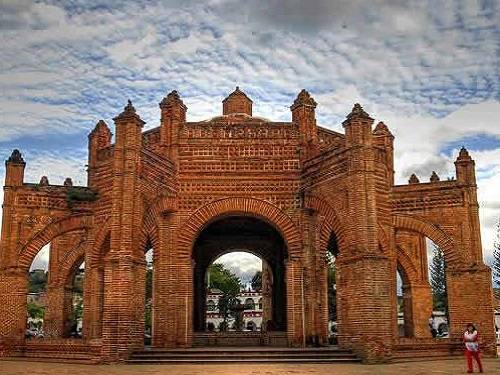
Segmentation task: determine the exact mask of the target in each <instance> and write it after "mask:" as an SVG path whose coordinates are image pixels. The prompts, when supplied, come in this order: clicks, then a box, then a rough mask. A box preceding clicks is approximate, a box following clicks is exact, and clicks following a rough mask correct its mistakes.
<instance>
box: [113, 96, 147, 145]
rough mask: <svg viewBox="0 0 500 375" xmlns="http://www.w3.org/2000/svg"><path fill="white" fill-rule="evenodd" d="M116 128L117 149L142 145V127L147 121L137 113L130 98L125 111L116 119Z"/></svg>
mask: <svg viewBox="0 0 500 375" xmlns="http://www.w3.org/2000/svg"><path fill="white" fill-rule="evenodd" d="M113 120H114V122H115V130H116V142H115V149H118V148H123V147H125V148H129V147H131V146H133V147H137V148H140V147H141V132H142V127H143V126H144V124H145V123H146V122H145V121H143V120H142V119H141V117H140V116H139V115H138V114H137V113H136V111H135V108H134V106H133V105H132V102H131V101H130V100H129V101H128V103H127V105H126V106H125V108H123V112H122V113H120V114H119V115H118V116H116V117H115V118H114V119H113Z"/></svg>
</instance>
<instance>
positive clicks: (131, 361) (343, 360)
mask: <svg viewBox="0 0 500 375" xmlns="http://www.w3.org/2000/svg"><path fill="white" fill-rule="evenodd" d="M354 362H360V360H359V359H358V358H356V357H354V358H341V357H339V358H315V357H306V358H210V359H197V358H177V359H163V358H147V359H146V358H144V359H135V358H131V359H129V360H127V363H129V364H180V363H189V364H200V365H202V364H207V363H213V364H217V363H354Z"/></svg>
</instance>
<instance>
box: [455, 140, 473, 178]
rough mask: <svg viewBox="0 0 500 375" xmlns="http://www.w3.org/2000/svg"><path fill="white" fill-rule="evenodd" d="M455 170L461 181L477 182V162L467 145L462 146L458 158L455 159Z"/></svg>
mask: <svg viewBox="0 0 500 375" xmlns="http://www.w3.org/2000/svg"><path fill="white" fill-rule="evenodd" d="M455 170H456V173H457V180H458V181H459V182H461V183H464V184H468V185H475V184H476V170H475V163H474V160H472V158H471V157H470V155H469V152H468V151H467V149H466V148H465V147H462V149H461V150H460V152H459V154H458V157H457V160H456V161H455Z"/></svg>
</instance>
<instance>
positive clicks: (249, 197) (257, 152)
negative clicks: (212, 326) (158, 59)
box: [0, 88, 495, 361]
mask: <svg viewBox="0 0 500 375" xmlns="http://www.w3.org/2000/svg"><path fill="white" fill-rule="evenodd" d="M252 104H253V103H252V100H251V99H250V98H249V97H248V96H247V95H246V94H245V93H243V92H242V91H241V90H240V89H239V88H236V90H235V91H234V92H232V93H231V94H230V95H229V96H228V97H227V98H226V99H224V101H223V105H222V107H223V108H222V110H223V111H222V115H220V116H216V117H213V118H211V119H209V120H206V121H199V122H189V121H187V119H186V112H187V107H186V106H185V105H184V103H183V101H182V99H181V98H180V96H179V94H178V93H177V92H176V91H172V92H171V93H170V94H168V95H167V96H166V97H165V98H164V99H163V100H162V101H161V102H160V105H159V106H160V110H161V120H160V126H158V127H156V128H154V129H151V130H148V131H144V132H143V125H144V121H143V120H141V118H140V116H139V115H138V113H137V112H136V110H135V108H134V107H133V105H132V103H131V102H130V101H129V103H128V104H127V105H126V107H125V108H124V110H123V112H122V113H120V114H119V115H118V116H116V117H115V118H114V122H115V134H116V135H115V139H114V143H112V134H111V131H110V129H109V127H108V125H107V124H106V123H105V122H104V121H99V122H98V123H97V125H96V126H95V128H94V130H92V132H91V133H90V135H89V160H88V186H73V184H72V182H71V180H70V179H67V180H66V181H65V182H64V184H63V185H53V184H50V183H49V181H48V179H47V178H46V177H42V179H41V180H40V183H27V182H25V181H24V168H25V161H24V160H23V158H22V156H21V153H20V152H19V151H18V150H14V152H13V153H12V155H11V156H10V157H9V158H8V159H7V161H6V177H5V187H4V191H5V195H4V204H3V221H2V237H1V248H0V345H1V348H2V353H3V354H4V355H7V354H8V353H9V351H11V350H13V348H22V347H24V346H26V345H27V340H26V339H25V338H24V333H25V329H26V294H27V280H28V278H27V275H28V270H29V267H30V265H31V263H32V261H33V259H34V257H35V256H36V254H37V253H38V252H39V250H40V249H41V248H42V247H43V246H45V245H47V244H49V243H50V252H51V261H50V268H49V281H48V288H47V310H46V315H45V322H44V330H45V336H46V338H45V339H44V340H45V341H46V342H47V345H49V344H50V343H51V342H53V343H57V345H59V347H58V348H59V350H65V347H66V346H65V345H66V344H65V342H66V341H65V339H64V338H65V336H66V335H67V330H68V328H67V316H68V311H69V310H70V309H71V306H68V305H69V304H71V302H70V300H71V299H70V298H69V297H68V285H69V282H70V280H71V277H72V275H73V274H74V272H75V268H76V267H77V266H76V265H78V264H80V263H81V262H82V260H84V262H85V281H84V312H83V338H82V339H81V341H80V344H79V345H80V346H84V347H85V346H92V348H93V350H95V351H96V352H97V353H98V355H99V357H100V358H101V359H102V360H104V361H118V360H122V359H125V358H127V357H128V356H129V355H130V353H131V352H132V351H134V350H137V349H141V348H143V346H144V311H145V307H144V306H145V303H144V300H145V298H144V296H145V278H146V261H145V256H144V254H145V251H146V250H148V249H151V248H152V249H153V254H154V256H153V257H154V277H153V302H152V311H153V318H152V320H153V323H152V325H153V329H152V345H153V346H154V347H165V348H175V347H179V348H185V347H190V346H192V345H193V341H194V339H195V338H196V335H197V333H198V332H201V331H203V330H204V329H205V326H204V325H205V324H204V312H205V309H206V306H205V293H206V281H205V272H206V268H207V267H208V265H209V264H210V263H211V262H212V261H213V260H214V259H216V258H217V257H218V256H219V255H221V254H223V253H226V252H229V251H232V250H238V249H239V250H246V251H250V252H253V253H255V254H257V255H259V256H260V257H262V259H264V260H265V261H266V264H267V265H268V268H269V273H270V277H272V280H273V287H272V292H270V297H269V298H270V301H271V302H272V303H271V302H270V303H271V304H272V310H273V311H272V313H270V316H272V319H270V320H272V321H273V329H274V330H276V331H280V332H284V337H285V338H286V343H287V345H288V346H294V347H301V346H306V345H308V344H310V343H315V344H318V343H319V344H325V343H327V342H328V303H327V298H328V297H327V253H328V252H330V253H331V254H333V255H335V257H336V269H337V276H336V277H337V281H336V288H337V295H338V297H337V311H338V313H337V315H338V332H339V336H338V340H339V344H340V346H341V347H344V348H349V349H352V350H353V351H354V352H355V353H357V354H358V355H359V356H361V357H362V358H364V359H365V360H366V361H382V360H385V359H388V358H390V357H391V355H392V353H393V352H394V350H396V348H397V344H398V342H399V340H400V339H399V337H398V328H397V319H398V317H397V308H396V305H397V295H396V272H397V270H399V272H400V274H401V275H403V289H404V291H405V295H404V300H405V335H406V336H407V337H406V340H410V341H411V342H414V343H415V345H424V344H419V343H428V342H430V341H431V339H430V333H429V329H428V326H427V324H428V318H429V316H430V314H431V312H432V294H431V290H430V287H429V282H428V273H427V255H426V238H429V239H431V240H432V241H434V243H436V244H437V245H438V246H439V247H440V248H441V249H442V250H443V251H444V254H445V259H446V267H447V268H446V270H447V288H448V298H449V302H448V303H449V318H450V336H451V338H450V339H449V341H450V343H451V342H452V341H453V339H455V338H458V337H460V335H461V332H462V330H463V329H464V326H465V325H466V323H467V322H469V321H473V322H474V323H476V324H477V326H478V328H479V330H480V332H481V334H482V339H483V341H484V344H483V347H484V350H485V352H487V353H488V352H490V353H491V352H492V351H493V350H494V349H493V348H494V340H495V337H494V323H493V303H492V287H491V275H490V270H489V268H488V267H487V266H485V264H484V263H483V259H482V249H481V238H480V231H479V229H480V228H479V218H478V203H477V196H476V189H477V188H476V179H475V168H474V161H473V160H472V159H471V157H470V156H469V154H468V152H467V151H466V150H465V149H464V148H463V149H462V150H461V151H460V154H459V156H458V158H457V160H456V162H455V166H456V178H454V179H452V180H447V181H440V179H439V177H438V176H437V175H436V174H435V173H434V174H432V177H431V179H430V181H428V182H419V180H418V178H417V177H416V176H415V175H412V176H411V178H410V180H409V184H407V185H395V184H394V166H393V159H394V157H393V140H394V137H393V136H392V134H391V133H390V131H389V129H388V127H387V126H386V125H384V123H382V122H379V123H378V124H377V125H376V126H375V128H373V121H374V120H373V119H372V118H371V117H370V116H369V115H368V114H367V113H366V112H365V111H364V110H363V109H362V107H361V106H360V105H359V104H355V105H354V108H353V109H352V111H351V112H350V113H349V114H348V115H347V118H346V120H345V121H344V122H343V124H342V125H343V128H344V133H338V132H335V131H332V130H329V129H326V128H324V127H321V126H318V125H317V123H316V117H315V110H316V102H315V101H314V99H313V98H312V97H311V96H310V95H309V93H308V92H307V91H305V90H302V91H301V92H300V93H299V94H298V96H297V98H296V99H295V101H294V102H293V104H292V105H291V107H290V110H291V121H290V122H272V121H269V120H267V119H264V118H261V117H255V116H253V114H252ZM409 131H414V130H413V129H409ZM73 341H74V340H73ZM73 341H72V342H73ZM69 345H70V344H68V346H69ZM72 345H75V344H74V343H73V344H72ZM425 345H427V344H425ZM450 345H451V344H450ZM68 350H70V349H68Z"/></svg>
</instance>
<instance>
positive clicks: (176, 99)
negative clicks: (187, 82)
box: [159, 90, 185, 108]
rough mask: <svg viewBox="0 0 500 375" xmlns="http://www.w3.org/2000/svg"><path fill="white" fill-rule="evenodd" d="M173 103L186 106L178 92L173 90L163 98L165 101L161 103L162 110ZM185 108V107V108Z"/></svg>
mask: <svg viewBox="0 0 500 375" xmlns="http://www.w3.org/2000/svg"><path fill="white" fill-rule="evenodd" d="M173 103H179V104H181V105H182V106H184V103H183V102H182V99H181V97H180V95H179V93H178V92H177V90H172V91H170V92H169V93H168V94H167V96H166V97H164V98H163V100H162V101H161V102H160V104H159V105H160V108H163V107H164V106H167V105H170V104H173ZM184 107H185V106H184Z"/></svg>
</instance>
